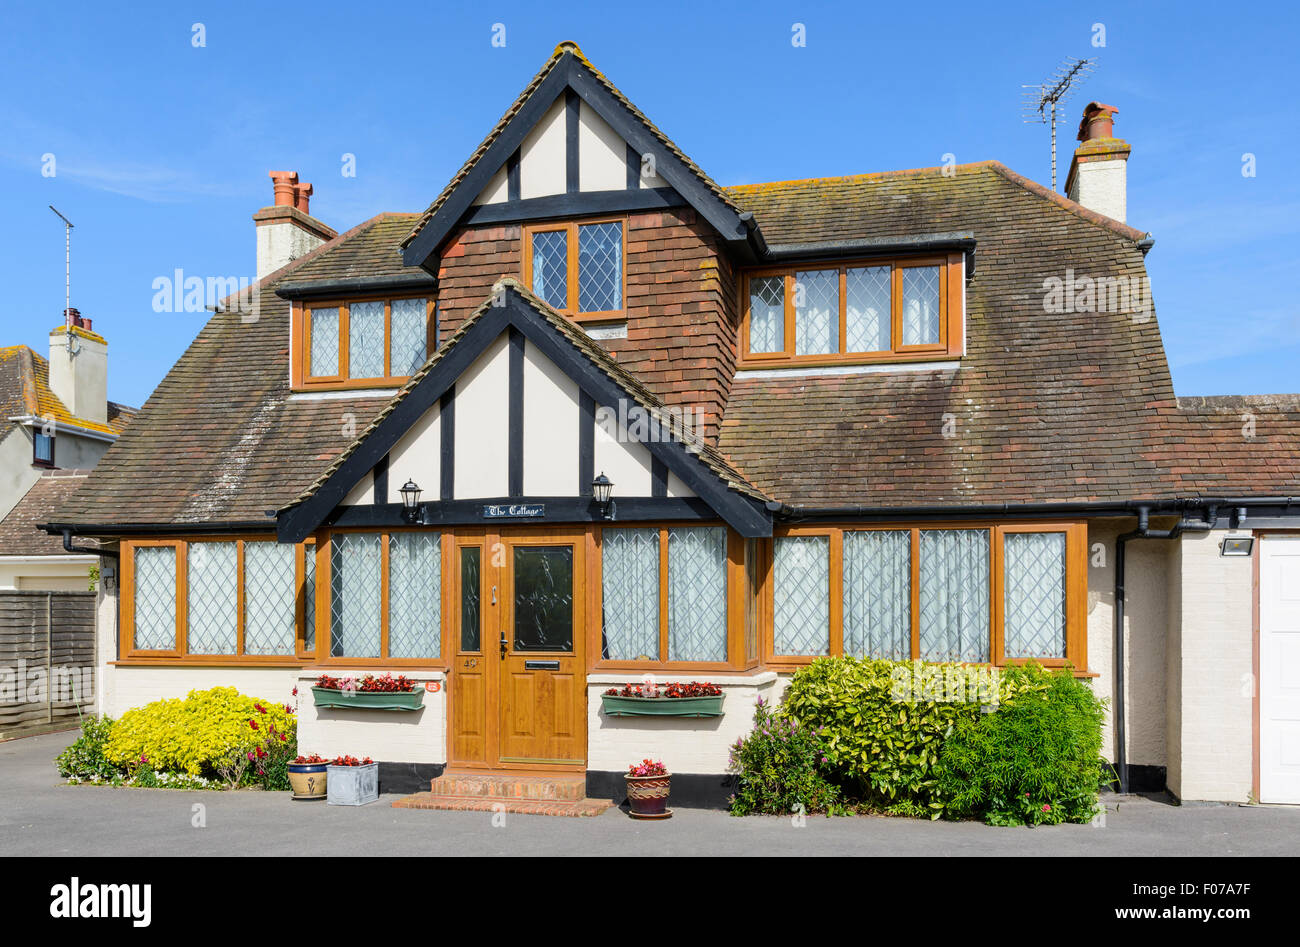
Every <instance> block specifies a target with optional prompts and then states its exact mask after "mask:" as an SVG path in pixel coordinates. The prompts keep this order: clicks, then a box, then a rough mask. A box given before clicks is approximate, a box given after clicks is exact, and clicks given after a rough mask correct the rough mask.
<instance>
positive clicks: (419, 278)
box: [275, 270, 438, 299]
mask: <svg viewBox="0 0 1300 947" xmlns="http://www.w3.org/2000/svg"><path fill="white" fill-rule="evenodd" d="M437 286H438V281H437V279H435V278H434V277H432V276H430V275H429V274H428V273H426V272H424V271H423V270H418V271H417V272H414V273H394V274H392V275H391V276H355V277H352V278H350V279H314V280H291V281H287V282H282V283H280V284H278V285H277V286H276V288H275V295H277V296H279V297H280V298H281V299H312V298H324V297H332V296H337V295H338V294H339V293H368V292H377V291H379V290H402V289H425V290H429V291H430V292H432V291H433V290H434V289H436V288H437Z"/></svg>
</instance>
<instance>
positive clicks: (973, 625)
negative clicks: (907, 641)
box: [920, 529, 989, 663]
mask: <svg viewBox="0 0 1300 947" xmlns="http://www.w3.org/2000/svg"><path fill="white" fill-rule="evenodd" d="M920 598H921V616H920V618H921V621H920V626H921V628H920V635H921V655H920V657H921V660H922V661H968V662H975V663H978V662H984V661H988V660H989V534H988V532H987V531H986V530H982V529H923V530H921V589H920Z"/></svg>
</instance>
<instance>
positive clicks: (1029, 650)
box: [1002, 532, 1065, 658]
mask: <svg viewBox="0 0 1300 947" xmlns="http://www.w3.org/2000/svg"><path fill="white" fill-rule="evenodd" d="M1002 557H1003V568H1004V569H1005V570H1006V571H1005V575H1004V578H1003V588H1004V591H1005V602H1004V607H1005V614H1004V616H1003V646H1004V650H1005V653H1006V657H1008V658H1064V657H1065V533H1038V532H1034V533H1006V534H1004V536H1003V547H1002Z"/></svg>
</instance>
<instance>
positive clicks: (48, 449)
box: [36, 431, 54, 464]
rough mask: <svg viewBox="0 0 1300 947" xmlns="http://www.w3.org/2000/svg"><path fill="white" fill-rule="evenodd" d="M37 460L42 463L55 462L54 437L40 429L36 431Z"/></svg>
mask: <svg viewBox="0 0 1300 947" xmlns="http://www.w3.org/2000/svg"><path fill="white" fill-rule="evenodd" d="M36 461H37V463H42V464H52V463H54V438H52V437H50V436H49V435H48V434H42V433H41V432H40V431H37V432H36Z"/></svg>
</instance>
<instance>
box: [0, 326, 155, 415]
mask: <svg viewBox="0 0 1300 947" xmlns="http://www.w3.org/2000/svg"><path fill="white" fill-rule="evenodd" d="M135 412H136V409H135V408H129V407H127V406H126V405H123V404H118V403H117V402H116V401H110V402H108V423H107V424H101V423H99V422H98V421H91V420H88V419H86V418H79V417H76V416H75V415H73V413H72V412H71V411H69V410H68V407H67V405H65V404H64V403H63V401H62V400H60V399H59V397H58V396H57V395H56V394H55V393H54V392H53V391H52V390H50V365H49V362H48V361H47V360H46V359H45V357H44V356H43V355H41V354H39V353H38V352H36V351H34V350H32V349H31V348H30V347H28V346H26V345H10V346H7V347H5V348H0V421H7V420H8V419H9V418H14V417H41V418H53V419H54V420H55V421H57V422H58V423H60V424H72V425H76V426H77V427H81V428H85V429H87V430H89V431H97V432H99V433H101V434H121V433H122V431H123V430H124V429H125V428H126V426H127V424H128V423H129V422H130V420H131V418H132V417H134V415H135Z"/></svg>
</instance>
